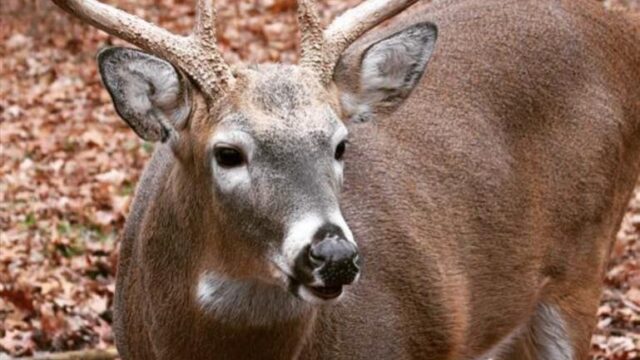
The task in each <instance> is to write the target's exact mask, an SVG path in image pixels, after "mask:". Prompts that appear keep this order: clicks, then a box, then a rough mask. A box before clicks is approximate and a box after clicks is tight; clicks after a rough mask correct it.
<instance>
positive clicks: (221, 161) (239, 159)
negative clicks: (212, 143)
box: [213, 146, 245, 168]
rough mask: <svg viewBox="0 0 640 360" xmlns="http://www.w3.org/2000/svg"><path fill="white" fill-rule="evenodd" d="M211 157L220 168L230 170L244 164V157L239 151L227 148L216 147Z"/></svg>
mask: <svg viewBox="0 0 640 360" xmlns="http://www.w3.org/2000/svg"><path fill="white" fill-rule="evenodd" d="M213 156H214V157H215V158H216V162H217V163H218V165H220V166H221V167H225V168H231V167H237V166H240V165H242V164H244V162H245V160H244V156H243V155H242V152H240V150H238V149H236V148H233V147H229V146H216V147H215V148H214V149H213Z"/></svg>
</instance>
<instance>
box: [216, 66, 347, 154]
mask: <svg viewBox="0 0 640 360" xmlns="http://www.w3.org/2000/svg"><path fill="white" fill-rule="evenodd" d="M236 76H237V78H238V82H237V85H236V87H235V89H234V91H233V93H232V94H230V96H229V99H230V106H228V108H227V110H226V111H224V112H223V115H222V116H221V118H220V119H219V120H220V121H219V123H218V125H217V127H216V132H228V131H242V132H245V133H248V134H250V135H251V136H252V137H254V138H255V139H256V140H264V141H266V142H271V141H272V140H275V139H279V138H280V139H281V138H287V139H307V140H308V139H310V138H316V139H318V140H328V139H330V138H331V137H332V135H333V134H334V133H336V132H337V131H338V130H343V128H344V125H343V124H342V121H341V120H340V118H339V117H338V112H337V110H336V106H335V101H333V99H334V96H332V94H330V93H329V92H328V91H327V90H326V89H325V88H324V87H323V86H322V85H321V84H320V82H319V81H317V80H316V79H315V78H314V77H313V76H312V75H311V74H310V73H309V71H308V70H306V69H303V68H300V67H298V66H295V65H279V64H268V65H259V66H255V67H251V68H247V69H244V70H242V71H239V72H237V73H236Z"/></svg>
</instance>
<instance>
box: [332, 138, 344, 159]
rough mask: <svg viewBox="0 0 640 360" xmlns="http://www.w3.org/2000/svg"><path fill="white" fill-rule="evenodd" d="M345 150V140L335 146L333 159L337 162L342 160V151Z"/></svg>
mask: <svg viewBox="0 0 640 360" xmlns="http://www.w3.org/2000/svg"><path fill="white" fill-rule="evenodd" d="M346 148H347V141H346V140H342V141H341V142H340V143H339V144H338V146H336V154H335V158H336V160H338V161H341V160H342V157H343V156H344V150H345V149H346Z"/></svg>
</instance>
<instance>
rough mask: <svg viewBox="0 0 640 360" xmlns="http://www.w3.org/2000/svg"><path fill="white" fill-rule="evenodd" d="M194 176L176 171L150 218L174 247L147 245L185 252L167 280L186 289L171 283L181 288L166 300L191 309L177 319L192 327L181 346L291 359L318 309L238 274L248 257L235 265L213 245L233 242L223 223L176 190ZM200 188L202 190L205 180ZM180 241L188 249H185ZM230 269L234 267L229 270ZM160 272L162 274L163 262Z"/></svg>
mask: <svg viewBox="0 0 640 360" xmlns="http://www.w3.org/2000/svg"><path fill="white" fill-rule="evenodd" d="M176 170H177V171H176ZM192 174H193V173H192V172H191V171H190V169H188V168H182V169H180V166H178V168H174V174H172V176H170V177H169V179H168V184H167V185H168V186H167V188H168V189H171V190H170V191H166V192H164V193H163V194H162V196H161V197H162V200H161V201H159V202H158V203H160V204H164V206H165V209H164V210H165V211H163V212H162V215H159V216H155V218H156V219H163V220H162V222H163V223H164V226H165V227H166V228H167V229H171V230H169V231H171V232H172V233H173V235H172V236H170V237H168V238H171V239H172V242H173V243H174V244H160V243H162V242H164V241H156V242H155V243H154V244H153V245H151V244H147V245H151V246H154V247H155V249H154V250H155V251H156V252H158V251H163V252H164V253H166V251H167V247H173V246H175V243H181V244H183V245H182V246H176V247H175V248H174V251H176V252H183V253H182V254H181V255H179V256H177V257H174V258H173V259H172V260H171V261H172V263H173V264H172V265H170V267H172V268H176V269H181V270H184V271H177V272H175V273H178V274H174V278H172V282H173V283H174V284H176V283H178V284H179V283H181V282H182V283H183V284H184V285H181V286H180V285H176V286H177V287H179V288H180V289H176V290H177V291H172V292H171V293H172V294H173V296H175V298H173V299H172V300H171V302H173V303H174V304H178V303H188V304H190V306H188V308H189V309H190V310H185V313H184V314H182V316H184V319H185V320H186V319H189V320H187V321H183V322H182V324H185V323H187V324H190V325H189V327H191V329H190V330H189V331H187V332H188V333H191V334H194V336H193V337H192V338H191V339H189V340H186V341H185V344H184V349H185V350H186V351H187V352H186V353H189V352H190V351H195V350H191V349H207V351H208V350H211V351H215V353H216V354H217V355H219V356H220V358H246V357H251V356H254V357H255V354H270V355H269V356H266V355H265V357H267V358H295V357H296V356H297V354H298V353H299V352H300V351H301V349H302V347H303V345H304V343H305V339H306V338H307V335H308V334H309V333H310V332H311V330H312V328H313V324H314V320H315V317H316V313H317V310H316V309H315V308H314V307H313V306H311V305H310V304H308V303H307V302H305V301H303V300H302V299H299V298H297V297H295V296H294V295H293V294H292V293H291V292H289V291H288V290H287V289H285V288H283V287H282V286H281V285H278V284H275V283H270V282H268V281H265V279H254V278H250V277H243V276H242V275H241V274H242V271H241V270H238V269H237V268H239V267H241V266H243V265H245V266H246V265H247V264H246V263H247V262H249V259H236V257H235V256H234V254H231V253H230V252H229V251H228V249H222V248H221V247H218V246H216V245H215V244H216V243H218V241H217V240H216V239H221V238H224V239H225V241H233V239H230V238H229V237H233V235H232V234H229V233H228V232H227V231H224V224H222V223H220V222H218V221H216V220H215V211H214V210H213V209H212V208H211V206H210V203H209V202H208V201H206V200H203V199H206V198H208V197H207V196H202V194H201V195H198V196H196V195H194V192H187V193H185V192H183V191H180V190H179V189H184V188H186V187H185V182H186V180H185V177H186V176H192V178H191V179H190V181H191V184H193V183H194V178H193V175H192ZM198 183H199V184H198V185H199V186H206V181H203V182H202V183H200V182H198ZM190 189H193V185H191V187H190ZM185 204H188V205H185ZM168 219H171V220H168ZM158 221H161V220H158ZM167 222H175V223H174V224H168V223H167ZM178 223H180V224H178ZM177 230H179V233H176V231H177ZM185 242H188V243H189V246H185V245H184V244H185ZM185 249H189V253H184V252H186V250H185ZM185 259H189V260H185ZM154 263H157V262H154ZM229 263H234V264H236V265H234V266H229V265H228V264H229ZM163 266H164V267H165V270H166V266H167V264H164V265H163ZM234 268H235V269H234ZM165 270H162V269H154V270H152V271H151V272H152V273H158V272H162V271H165ZM234 271H236V273H233V272H234ZM238 272H239V273H238ZM180 274H182V275H180ZM153 286H167V285H166V284H165V285H163V284H154V285H152V287H153ZM166 301H167V299H164V302H166ZM160 316H161V317H163V316H167V317H169V316H171V317H175V316H176V315H175V314H172V315H168V314H164V315H160ZM176 331H178V330H177V329H176ZM181 332H184V329H183V330H182V331H181ZM249 352H250V353H249ZM182 354H184V352H183V353H182ZM200 354H201V350H198V354H195V353H194V356H195V357H198V356H200ZM222 354H224V356H223V355H222Z"/></svg>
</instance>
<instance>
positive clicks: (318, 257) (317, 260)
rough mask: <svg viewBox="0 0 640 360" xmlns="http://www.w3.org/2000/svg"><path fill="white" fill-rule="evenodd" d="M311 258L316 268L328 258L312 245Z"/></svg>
mask: <svg viewBox="0 0 640 360" xmlns="http://www.w3.org/2000/svg"><path fill="white" fill-rule="evenodd" d="M314 250H315V251H314ZM309 260H310V261H311V265H313V267H314V268H318V267H320V266H322V265H323V264H324V262H325V260H326V258H325V256H324V255H322V254H319V253H318V251H317V249H314V247H311V249H309Z"/></svg>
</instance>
